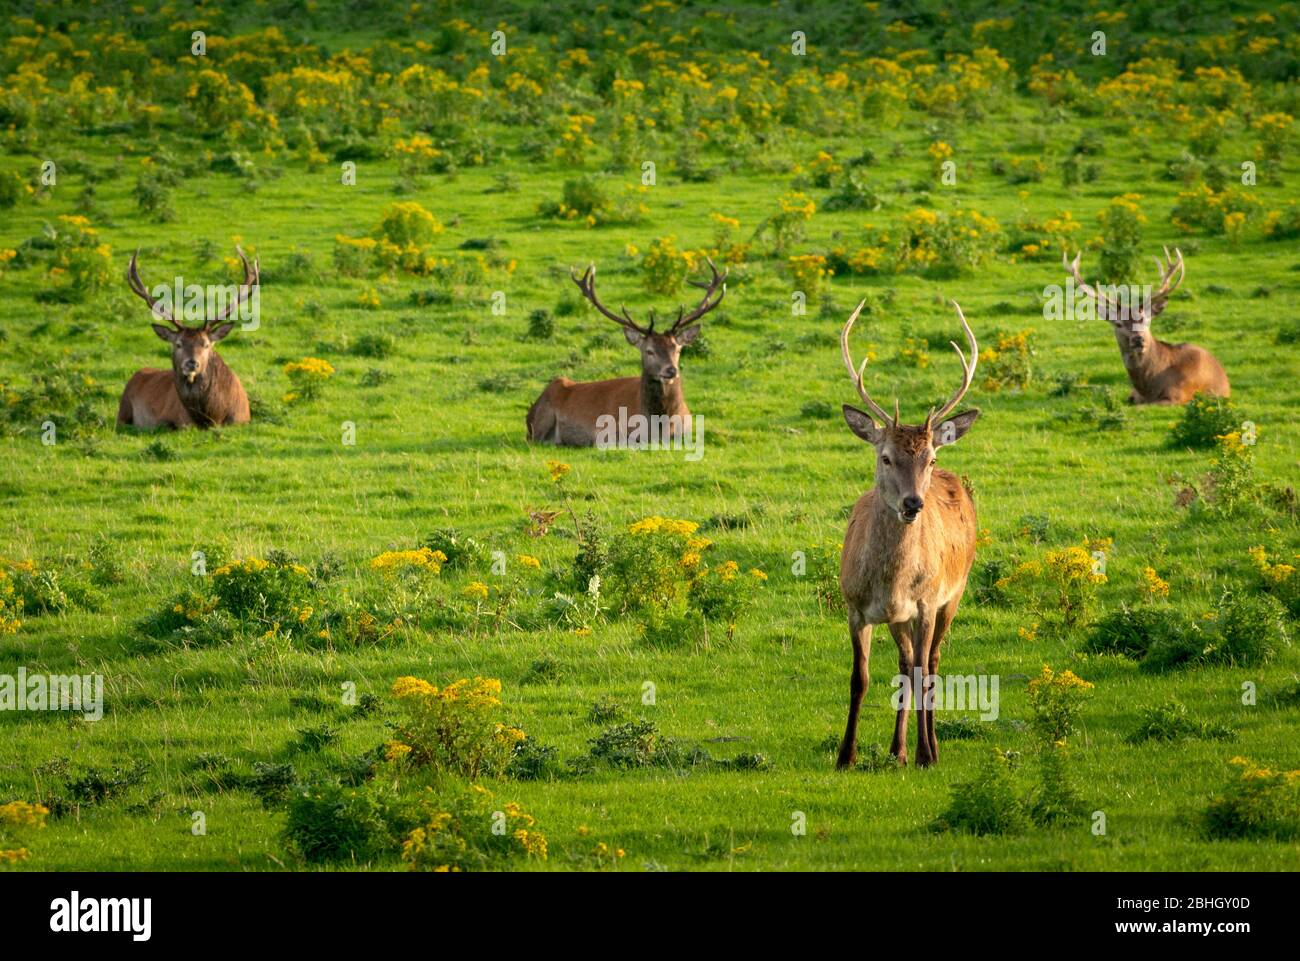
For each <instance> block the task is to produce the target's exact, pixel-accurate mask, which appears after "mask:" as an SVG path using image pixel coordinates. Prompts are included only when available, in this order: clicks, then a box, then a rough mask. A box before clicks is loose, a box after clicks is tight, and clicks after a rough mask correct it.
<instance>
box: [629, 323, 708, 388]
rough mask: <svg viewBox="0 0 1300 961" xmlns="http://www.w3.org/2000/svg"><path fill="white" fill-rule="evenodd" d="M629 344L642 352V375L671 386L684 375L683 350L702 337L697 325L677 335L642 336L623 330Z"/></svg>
mask: <svg viewBox="0 0 1300 961" xmlns="http://www.w3.org/2000/svg"><path fill="white" fill-rule="evenodd" d="M623 334H624V336H625V337H627V342H628V343H629V344H631V345H632V346H633V347H635V348H637V349H638V350H639V351H641V373H642V374H644V375H645V376H646V377H650V378H651V379H653V380H657V381H659V382H660V383H663V384H671V383H673V382H674V381H675V380H677V378H678V377H680V376H681V375H682V371H681V367H680V366H678V364H679V361H680V360H681V356H682V348H683V347H685V346H686V345H687V344H689V343H690V342H691V341H693V340H695V338H696V337H698V336H699V335H700V328H699V325H698V324H697V325H696V326H694V327H687V328H686V329H685V330H679V331H678V332H677V333H676V334H641V333H638V332H637V331H635V330H631V329H629V328H626V327H625V328H623Z"/></svg>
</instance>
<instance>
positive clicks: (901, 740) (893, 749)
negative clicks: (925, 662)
mask: <svg viewBox="0 0 1300 961" xmlns="http://www.w3.org/2000/svg"><path fill="white" fill-rule="evenodd" d="M889 633H890V634H893V635H894V643H895V644H897V645H898V673H899V675H900V676H901V677H902V680H903V683H902V686H901V687H900V688H899V691H898V693H897V694H896V695H895V697H897V698H898V714H897V715H896V716H895V718H894V742H893V743H892V744H891V745H890V747H889V753H890V754H892V755H894V757H896V758H898V763H899V764H906V763H907V722H908V719H909V717H910V715H911V712H912V668H913V667H915V666H916V662H915V661H913V659H912V625H911V624H910V623H908V622H904V623H901V624H890V625H889ZM917 748H918V753H919V749H920V745H918V746H917Z"/></svg>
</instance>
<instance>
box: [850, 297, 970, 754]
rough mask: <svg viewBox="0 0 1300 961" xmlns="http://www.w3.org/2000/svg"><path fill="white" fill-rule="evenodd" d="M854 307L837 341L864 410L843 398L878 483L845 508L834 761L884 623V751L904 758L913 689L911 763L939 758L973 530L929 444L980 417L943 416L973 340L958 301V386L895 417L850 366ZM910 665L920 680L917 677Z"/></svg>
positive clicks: (966, 375) (956, 398) (853, 747)
mask: <svg viewBox="0 0 1300 961" xmlns="http://www.w3.org/2000/svg"><path fill="white" fill-rule="evenodd" d="M953 306H956V304H954V305H953ZM861 311H862V304H859V305H858V309H857V310H855V311H854V312H853V316H852V317H850V318H849V321H848V323H847V324H845V325H844V330H843V331H842V333H841V334H840V349H841V352H842V354H843V357H844V363H845V366H847V367H848V370H849V376H850V377H851V378H852V379H853V383H854V386H855V387H856V388H857V391H858V394H859V396H861V398H862V400H863V402H865V403H866V405H867V408H868V410H870V412H871V413H870V414H868V413H865V412H863V411H860V410H858V409H857V408H855V407H850V406H849V405H848V404H845V405H844V419H845V420H846V421H847V422H848V425H849V428H850V429H851V430H852V431H853V433H854V434H856V435H857V436H858V437H860V438H862V439H863V440H865V441H866V442H867V443H869V444H871V445H872V446H873V447H874V448H875V452H876V474H875V477H876V484H875V487H873V488H872V489H871V490H869V491H867V492H866V493H865V494H863V495H862V497H860V498H859V499H858V502H857V504H855V505H854V507H853V513H852V515H851V516H850V518H849V526H848V530H847V532H846V533H845V535H844V550H843V553H842V554H841V557H840V591H841V593H842V594H843V595H844V603H845V605H846V606H847V608H848V615H849V641H850V643H851V644H852V646H853V672H852V674H851V675H850V677H849V716H848V722H847V724H846V725H845V729H844V740H843V741H842V742H841V744H840V753H839V758H838V761H837V766H839V767H841V768H847V767H852V766H853V764H854V763H855V761H856V760H857V731H858V712H859V709H860V708H861V706H862V697H863V695H864V694H865V693H866V691H867V687H868V684H869V676H868V666H869V663H870V660H871V633H872V628H873V626H874V625H876V624H886V625H888V626H889V632H890V633H891V634H892V635H893V637H894V643H895V644H896V645H897V646H898V673H899V675H900V677H901V679H902V686H901V689H900V693H899V697H900V704H899V710H898V714H897V716H896V718H895V722H894V740H893V744H892V746H891V747H890V753H892V754H893V755H894V756H896V757H897V758H898V760H899V763H902V764H906V763H907V725H908V715H909V712H910V708H911V706H912V700H913V697H915V698H916V702H917V703H916V708H917V744H916V763H917V765H918V766H921V767H925V766H927V765H930V764H933V763H935V762H936V761H938V760H939V744H938V741H937V740H936V738H935V735H934V711H933V701H932V698H933V692H934V690H935V685H936V683H937V680H938V679H937V675H938V673H939V652H940V647H941V646H942V644H943V640H944V635H945V634H946V633H947V631H948V627H949V625H951V624H952V620H953V618H954V617H955V616H956V614H957V606H958V604H959V603H960V602H961V598H962V594H963V593H964V592H965V590H966V578H967V576H968V575H969V574H970V569H971V565H972V564H973V563H974V561H975V538H976V526H975V504H974V502H973V501H972V500H971V497H970V494H968V493H967V492H966V490H965V488H964V487H963V486H962V484H961V482H960V481H959V480H958V479H957V478H956V477H955V476H953V475H952V474H950V473H948V471H945V470H938V469H936V468H935V456H934V454H935V449H936V448H938V447H942V446H944V445H946V444H951V443H953V442H954V441H956V440H957V439H958V438H959V437H961V436H962V435H963V434H965V433H966V431H968V430H969V429H970V426H971V425H972V424H973V423H974V422H975V419H976V418H977V417H978V416H979V413H980V412H979V411H978V410H968V411H965V412H963V413H960V414H957V415H956V416H954V417H951V418H948V419H946V420H945V418H947V417H948V413H949V412H950V411H951V410H952V409H953V408H954V407H956V406H957V404H958V403H959V402H960V401H961V399H962V397H963V396H964V395H965V393H966V391H967V390H968V389H969V388H970V384H971V379H972V378H973V377H974V376H975V365H976V363H977V361H978V357H979V346H978V344H977V343H976V341H975V335H974V334H973V333H972V332H971V329H970V327H969V325H967V323H966V318H965V317H964V316H962V313H961V308H960V307H957V316H958V317H960V318H961V323H962V327H963V328H964V329H965V331H966V337H967V340H968V342H969V345H970V352H971V353H970V360H969V362H967V360H966V358H965V356H964V355H963V354H962V352H961V348H959V347H958V346H957V345H956V344H955V343H954V344H953V345H952V346H953V349H955V350H956V351H957V355H958V356H959V357H961V360H962V374H963V377H962V384H961V387H960V388H958V390H957V392H956V393H955V394H953V396H952V398H951V399H950V400H949V401H948V402H947V403H946V404H944V406H943V407H942V408H941V409H940V410H939V411H937V412H936V411H934V410H933V409H932V410H931V411H930V413H929V415H928V416H927V417H926V419H925V423H924V424H921V425H919V426H913V425H907V424H900V423H899V422H898V404H897V402H895V404H894V415H893V417H890V416H889V415H888V414H886V413H885V411H884V410H883V409H882V408H881V407H880V406H879V405H877V404H876V402H875V401H873V400H872V399H871V397H870V395H869V394H868V393H867V390H866V387H865V386H864V384H863V380H862V375H863V371H865V369H866V366H867V365H866V361H863V363H862V366H861V367H859V368H857V369H856V370H855V369H854V366H853V361H852V359H851V355H850V352H849V331H851V330H852V329H853V324H854V322H855V321H856V320H857V319H858V314H859V313H860V312H861ZM873 418H874V419H873ZM877 421H878V422H879V423H877ZM936 425H937V427H936ZM918 672H919V679H920V685H919V688H918V687H916V686H915V682H916V680H917V679H918Z"/></svg>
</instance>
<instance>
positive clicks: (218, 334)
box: [208, 324, 235, 344]
mask: <svg viewBox="0 0 1300 961" xmlns="http://www.w3.org/2000/svg"><path fill="white" fill-rule="evenodd" d="M234 329H235V325H234V324H222V325H221V326H220V327H214V328H213V329H212V330H210V331H208V340H210V341H212V343H214V344H215V343H216V342H217V341H219V340H221V339H222V338H223V337H225V336H226V335H227V334H228V333H230V332H231V331H232V330H234Z"/></svg>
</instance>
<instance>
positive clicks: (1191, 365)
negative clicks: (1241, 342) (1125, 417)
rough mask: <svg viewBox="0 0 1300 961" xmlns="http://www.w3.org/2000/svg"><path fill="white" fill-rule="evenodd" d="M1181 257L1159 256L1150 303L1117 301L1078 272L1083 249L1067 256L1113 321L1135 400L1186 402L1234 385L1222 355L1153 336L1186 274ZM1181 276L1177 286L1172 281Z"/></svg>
mask: <svg viewBox="0 0 1300 961" xmlns="http://www.w3.org/2000/svg"><path fill="white" fill-rule="evenodd" d="M1174 253H1175V255H1176V257H1177V259H1176V260H1175V259H1174V258H1172V257H1170V256H1169V251H1168V250H1167V249H1166V250H1165V260H1164V263H1161V262H1160V258H1159V257H1157V258H1156V266H1157V268H1158V269H1159V271H1160V286H1159V288H1157V290H1156V292H1155V294H1154V295H1152V297H1151V298H1150V300H1149V301H1147V302H1146V303H1145V304H1116V303H1115V302H1114V301H1113V300H1111V299H1110V298H1109V297H1108V296H1107V295H1106V294H1105V293H1104V292H1103V291H1102V290H1101V288H1100V287H1092V286H1089V285H1088V284H1086V283H1084V282H1083V278H1082V277H1081V276H1080V274H1079V258H1080V257H1082V256H1083V253H1082V252H1080V253H1078V254H1076V255H1075V258H1074V262H1073V263H1071V262H1070V258H1069V256H1068V255H1065V256H1064V257H1063V259H1064V263H1065V269H1066V270H1068V271H1069V272H1070V276H1071V277H1072V278H1073V280H1074V285H1075V286H1076V287H1077V288H1078V289H1079V290H1081V291H1083V292H1084V294H1086V295H1087V296H1089V297H1091V298H1092V300H1093V302H1094V303H1095V304H1096V307H1097V313H1098V316H1101V317H1103V318H1104V319H1106V320H1109V321H1110V323H1111V325H1112V326H1113V327H1114V328H1115V341H1116V342H1117V343H1118V344H1119V352H1120V356H1121V357H1123V358H1124V367H1125V368H1126V369H1127V370H1128V379H1129V383H1130V384H1132V385H1133V391H1132V393H1130V394H1129V398H1128V401H1129V403H1130V404H1185V403H1187V402H1188V401H1189V400H1191V399H1192V398H1193V397H1194V396H1196V395H1197V394H1214V395H1217V396H1219V397H1227V396H1228V395H1229V394H1230V393H1231V391H1232V388H1231V387H1230V386H1229V385H1228V375H1227V373H1225V372H1224V370H1223V365H1222V364H1220V363H1219V361H1218V358H1216V357H1215V356H1214V355H1213V354H1211V353H1210V352H1209V351H1208V350H1206V349H1205V348H1204V347H1198V346H1197V345H1196V344H1168V343H1165V342H1164V341H1163V340H1156V338H1155V337H1153V336H1152V335H1151V321H1152V319H1154V318H1155V317H1158V316H1160V314H1161V313H1162V312H1163V311H1164V309H1165V304H1166V303H1168V301H1169V295H1170V294H1172V293H1173V292H1174V291H1175V290H1177V289H1178V287H1179V285H1181V284H1182V282H1183V277H1184V276H1185V275H1186V270H1187V269H1186V267H1185V266H1184V264H1183V253H1182V251H1181V250H1178V249H1177V248H1175V249H1174ZM1175 275H1177V277H1178V279H1177V281H1174V283H1173V286H1170V282H1171V281H1173V279H1174V276H1175Z"/></svg>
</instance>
